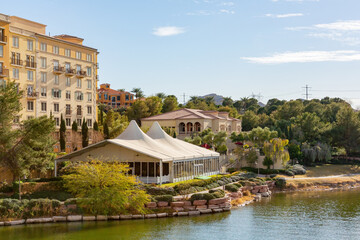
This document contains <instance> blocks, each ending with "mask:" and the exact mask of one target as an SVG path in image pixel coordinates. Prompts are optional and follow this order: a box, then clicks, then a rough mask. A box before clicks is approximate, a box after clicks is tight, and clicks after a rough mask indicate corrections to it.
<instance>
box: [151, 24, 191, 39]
mask: <svg viewBox="0 0 360 240" xmlns="http://www.w3.org/2000/svg"><path fill="white" fill-rule="evenodd" d="M182 33H185V29H184V28H182V27H175V26H169V27H157V28H154V31H153V32H152V34H153V35H155V36H158V37H168V36H175V35H179V34H182Z"/></svg>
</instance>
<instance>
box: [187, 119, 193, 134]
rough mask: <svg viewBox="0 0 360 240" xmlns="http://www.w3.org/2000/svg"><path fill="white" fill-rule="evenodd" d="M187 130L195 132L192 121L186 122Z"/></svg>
mask: <svg viewBox="0 0 360 240" xmlns="http://www.w3.org/2000/svg"><path fill="white" fill-rule="evenodd" d="M186 132H187V133H192V132H193V124H192V123H191V122H188V123H187V124H186Z"/></svg>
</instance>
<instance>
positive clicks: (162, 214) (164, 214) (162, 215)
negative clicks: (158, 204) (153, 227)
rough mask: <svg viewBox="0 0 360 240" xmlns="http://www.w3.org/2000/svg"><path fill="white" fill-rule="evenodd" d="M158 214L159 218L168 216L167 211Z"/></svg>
mask: <svg viewBox="0 0 360 240" xmlns="http://www.w3.org/2000/svg"><path fill="white" fill-rule="evenodd" d="M156 216H157V217H158V218H163V217H167V213H157V214H156Z"/></svg>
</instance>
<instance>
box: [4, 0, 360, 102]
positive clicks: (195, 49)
mask: <svg viewBox="0 0 360 240" xmlns="http://www.w3.org/2000/svg"><path fill="white" fill-rule="evenodd" d="M0 5H1V10H0V11H1V13H4V14H8V15H16V16H19V17H23V18H27V19H31V20H33V21H37V22H40V23H44V24H46V25H48V27H47V32H50V33H51V35H55V34H63V33H64V34H70V35H75V36H79V37H82V38H84V39H85V41H84V44H85V45H88V46H91V47H94V48H97V49H98V50H99V52H100V55H99V63H100V71H99V74H100V83H104V82H108V83H111V85H112V87H113V88H115V89H118V88H125V89H127V90H131V89H132V88H133V87H141V89H142V90H143V91H144V92H145V94H146V95H148V96H149V95H152V94H155V93H158V92H164V93H166V94H174V95H176V96H177V97H178V98H180V95H181V94H183V93H185V94H186V95H187V96H192V95H204V94H208V93H217V94H221V95H224V96H231V97H232V98H233V99H239V98H241V97H247V96H249V95H251V94H252V93H256V94H258V93H259V92H260V93H261V95H262V96H263V98H262V101H263V102H266V101H267V99H269V98H272V97H278V98H280V99H293V98H300V97H302V93H303V92H304V91H303V89H302V87H303V86H305V85H306V84H308V85H309V86H310V87H312V89H311V90H312V91H310V93H311V94H312V97H315V98H320V97H323V96H325V95H329V96H339V97H346V98H354V99H356V98H360V71H359V69H360V61H359V60H360V15H359V10H360V1H359V0H240V1H235V0H232V1H231V0H230V1H221V0H142V1H136V0H128V1H125V0H121V1H106V0H103V1H68V0H63V1H54V0H48V1H37V0H33V1H25V0H17V1H8V0H7V1H0ZM340 90H341V91H340ZM349 90H359V91H353V92H351V91H349ZM337 91H339V92H337ZM181 100H182V98H181ZM355 101H356V100H355Z"/></svg>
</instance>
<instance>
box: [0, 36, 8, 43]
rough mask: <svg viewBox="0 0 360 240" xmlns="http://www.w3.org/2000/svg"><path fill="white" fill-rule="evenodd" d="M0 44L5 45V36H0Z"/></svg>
mask: <svg viewBox="0 0 360 240" xmlns="http://www.w3.org/2000/svg"><path fill="white" fill-rule="evenodd" d="M0 43H1V44H6V43H7V36H5V35H0Z"/></svg>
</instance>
